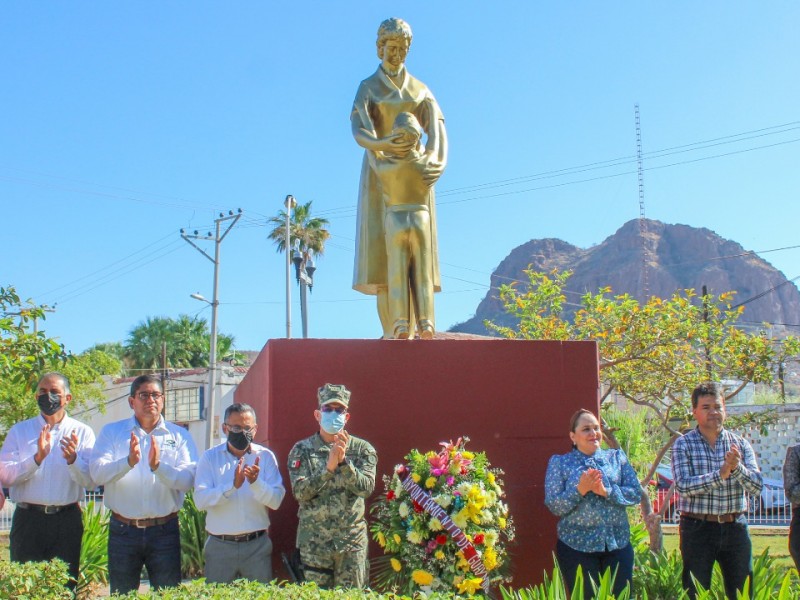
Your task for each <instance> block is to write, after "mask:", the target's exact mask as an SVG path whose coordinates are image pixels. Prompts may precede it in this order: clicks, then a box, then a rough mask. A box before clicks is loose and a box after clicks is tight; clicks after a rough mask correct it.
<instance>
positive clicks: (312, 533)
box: [288, 433, 378, 551]
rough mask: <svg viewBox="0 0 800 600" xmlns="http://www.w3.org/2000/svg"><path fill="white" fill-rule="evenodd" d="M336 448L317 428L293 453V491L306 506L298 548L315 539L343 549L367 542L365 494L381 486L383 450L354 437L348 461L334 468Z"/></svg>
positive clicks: (290, 462)
mask: <svg viewBox="0 0 800 600" xmlns="http://www.w3.org/2000/svg"><path fill="white" fill-rule="evenodd" d="M330 448H331V445H330V444H326V443H325V441H324V440H323V439H322V437H321V436H320V434H319V433H315V434H314V435H312V436H311V437H309V438H306V439H304V440H300V441H299V442H297V443H296V444H295V445H294V448H292V450H291V452H289V460H288V465H289V478H290V480H291V483H292V494H293V495H294V497H295V499H296V500H297V503H298V504H299V505H300V506H299V509H298V511H297V516H298V518H299V520H300V522H299V524H298V526H297V546H298V547H303V546H304V545H307V544H308V543H314V544H320V545H325V546H331V545H332V546H333V547H334V548H335V549H336V551H342V550H345V549H347V548H352V547H357V546H361V545H362V544H363V545H366V543H367V522H366V520H365V519H364V499H365V498H367V497H368V496H369V495H370V494H371V493H372V491H373V490H374V489H375V469H376V466H377V462H378V455H377V454H376V453H375V448H373V447H372V445H371V444H370V443H369V442H367V441H365V440H362V439H361V438H357V437H355V436H351V437H350V442H349V444H348V446H347V453H346V458H345V462H344V463H343V464H341V465H339V466H338V467H337V468H336V471H335V472H333V473H330V472H328V470H327V468H326V464H327V462H328V454H329V452H330Z"/></svg>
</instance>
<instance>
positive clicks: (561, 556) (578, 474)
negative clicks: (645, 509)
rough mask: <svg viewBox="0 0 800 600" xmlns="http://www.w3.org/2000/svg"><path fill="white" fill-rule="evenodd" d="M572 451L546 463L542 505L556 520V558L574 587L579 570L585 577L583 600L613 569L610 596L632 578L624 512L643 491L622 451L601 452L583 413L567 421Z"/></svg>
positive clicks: (598, 436) (595, 426)
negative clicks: (608, 571)
mask: <svg viewBox="0 0 800 600" xmlns="http://www.w3.org/2000/svg"><path fill="white" fill-rule="evenodd" d="M569 437H570V438H571V439H572V452H569V453H568V454H556V455H555V456H553V457H552V458H551V459H550V463H549V464H548V465H547V475H546V476H545V484H544V487H545V500H544V501H545V504H547V508H549V509H550V512H552V513H553V514H554V515H556V516H557V517H560V519H559V521H558V542H557V544H556V558H557V559H558V564H559V567H560V568H561V572H562V574H563V575H564V579H565V581H566V584H567V586H568V587H569V588H570V589H572V587H573V585H574V583H575V575H576V573H577V570H578V566H579V565H580V567H581V568H582V570H583V575H584V598H591V597H592V596H593V593H592V586H591V584H590V583H589V577H591V578H593V579H594V580H595V581H597V580H598V578H599V575H600V574H602V573H603V572H605V570H606V569H607V568H609V567H610V568H611V571H612V573H613V572H614V571H615V570H616V573H617V575H616V579H615V581H614V593H615V594H619V593H620V592H621V591H622V590H623V589H625V586H627V585H628V584H629V583H630V582H631V579H632V577H633V548H632V547H631V540H630V537H631V531H630V526H629V525H628V515H627V514H626V510H625V508H626V507H627V506H633V505H635V504H638V503H639V501H640V499H641V495H642V488H641V486H640V485H639V480H638V479H637V477H636V472H635V471H634V470H633V467H631V465H630V463H629V462H628V458H627V457H626V456H625V453H624V452H623V451H622V450H602V449H601V448H600V443H601V442H602V440H603V434H602V432H601V431H600V423H599V422H598V420H597V417H595V416H594V415H593V414H592V413H591V412H590V411H588V410H585V409H581V410H579V411H578V412H576V413H575V414H574V415H573V416H572V419H571V421H570V434H569Z"/></svg>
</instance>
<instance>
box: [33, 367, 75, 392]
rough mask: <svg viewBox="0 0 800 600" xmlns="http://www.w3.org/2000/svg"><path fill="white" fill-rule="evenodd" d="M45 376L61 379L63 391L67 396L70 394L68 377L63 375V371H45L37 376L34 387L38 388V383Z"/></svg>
mask: <svg viewBox="0 0 800 600" xmlns="http://www.w3.org/2000/svg"><path fill="white" fill-rule="evenodd" d="M47 377H56V378H58V379H60V380H61V386H62V387H63V388H64V393H65V394H66V395H67V396H70V395H71V394H72V392H70V391H69V378H68V377H67V376H66V375H64V374H63V373H59V372H58V371H50V372H49V373H45V374H44V375H42V376H41V377H39V381H37V382H36V388H37V389H38V388H39V385H40V384H41V383H42V381H44V380H45V379H46V378H47Z"/></svg>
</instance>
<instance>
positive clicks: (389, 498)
mask: <svg viewBox="0 0 800 600" xmlns="http://www.w3.org/2000/svg"><path fill="white" fill-rule="evenodd" d="M468 441H469V438H466V437H463V438H459V439H458V440H456V442H455V443H454V442H452V441H450V442H441V444H440V446H441V447H442V449H441V450H440V451H439V452H438V453H437V452H433V451H430V452H427V453H425V454H422V453H420V452H419V451H418V450H412V451H411V452H410V453H409V454H407V455H406V456H405V461H406V464H404V465H398V466H397V467H396V468H395V471H394V473H393V474H392V476H391V477H389V476H387V475H384V477H383V482H384V487H385V490H386V493H385V495H384V496H383V497H382V498H381V499H380V500H378V502H376V503H375V504H374V505H373V507H372V516H373V524H372V526H371V531H372V537H373V539H374V540H375V541H376V542H378V544H379V545H380V546H381V548H383V551H384V554H385V555H384V556H383V557H381V558H380V559H378V560H377V561H376V564H375V569H374V571H375V576H376V580H377V582H378V583H379V584H380V585H381V586H382V587H384V588H387V589H391V588H393V589H396V590H399V591H402V592H404V593H406V594H408V595H411V596H413V595H414V594H416V593H418V592H426V593H427V592H433V591H436V592H457V593H459V594H466V595H468V596H471V595H473V594H475V593H478V592H481V591H482V592H484V593H487V594H488V592H489V589H490V586H493V585H498V584H500V583H507V582H509V581H510V579H511V578H510V576H509V575H508V551H507V545H508V542H509V541H511V540H512V539H513V538H514V526H513V522H512V519H511V517H510V516H509V514H508V506H507V505H506V504H505V503H504V502H503V501H502V498H504V496H505V493H504V492H503V482H502V481H501V480H500V479H498V476H499V475H502V474H503V472H502V471H501V470H500V469H494V468H491V465H490V464H489V461H488V459H487V458H486V454H485V453H484V452H477V453H473V452H469V451H467V450H465V448H464V447H465V445H466V444H467V442H468Z"/></svg>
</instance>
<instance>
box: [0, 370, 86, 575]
mask: <svg viewBox="0 0 800 600" xmlns="http://www.w3.org/2000/svg"><path fill="white" fill-rule="evenodd" d="M36 389H37V396H36V402H37V404H38V405H39V410H40V413H39V416H38V417H34V418H33V419H28V420H27V421H22V422H21V423H17V424H16V425H14V426H13V427H12V428H11V429H10V430H9V432H8V436H7V437H6V441H5V443H4V444H3V449H2V450H1V451H0V481H2V482H3V483H4V484H5V485H8V486H9V487H10V488H11V490H10V494H9V496H10V500H11V501H12V502H14V503H15V504H16V510H15V511H14V517H13V520H12V523H11V544H10V545H11V548H10V549H11V560H13V561H15V562H29V561H47V560H50V559H52V558H60V559H61V560H63V561H64V562H66V563H67V564H68V565H69V574H70V577H71V578H72V581H71V582H70V586H71V587H72V588H74V587H75V584H76V582H77V580H78V567H79V565H80V556H81V539H82V537H83V519H82V516H81V509H80V505H79V504H78V502H79V501H80V500H82V499H83V495H84V488H94V483H93V482H92V479H91V477H90V475H89V455H90V453H91V451H92V446H94V432H93V431H92V429H91V428H90V427H89V426H88V425H85V424H84V423H81V422H80V421H76V420H75V419H73V418H72V417H70V416H69V415H68V414H67V412H66V407H67V404H69V402H70V401H71V400H72V395H71V393H70V388H69V380H68V379H67V378H66V377H65V376H64V375H62V374H61V373H46V374H45V375H43V376H42V378H41V379H40V380H39V383H38V384H37V386H36ZM0 506H2V502H0Z"/></svg>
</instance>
